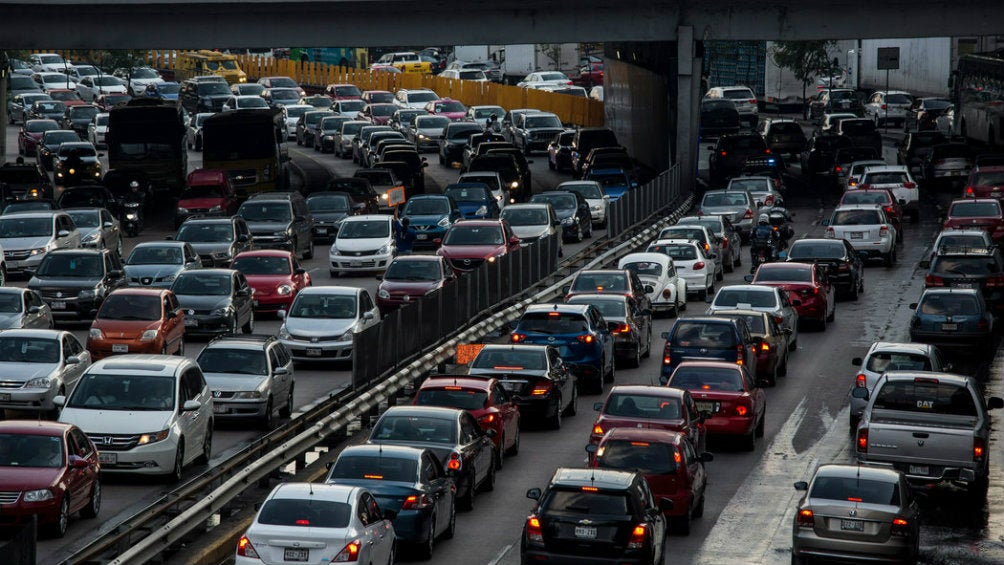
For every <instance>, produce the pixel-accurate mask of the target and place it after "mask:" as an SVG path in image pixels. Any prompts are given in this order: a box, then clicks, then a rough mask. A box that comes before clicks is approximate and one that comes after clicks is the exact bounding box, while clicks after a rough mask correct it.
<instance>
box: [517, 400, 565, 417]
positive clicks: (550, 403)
mask: <svg viewBox="0 0 1004 565" xmlns="http://www.w3.org/2000/svg"><path fill="white" fill-rule="evenodd" d="M559 409H560V408H559ZM519 415H520V417H521V418H531V419H534V420H543V419H545V418H549V417H551V416H553V415H554V399H553V398H551V396H550V395H548V396H544V397H536V398H521V399H520V401H519Z"/></svg>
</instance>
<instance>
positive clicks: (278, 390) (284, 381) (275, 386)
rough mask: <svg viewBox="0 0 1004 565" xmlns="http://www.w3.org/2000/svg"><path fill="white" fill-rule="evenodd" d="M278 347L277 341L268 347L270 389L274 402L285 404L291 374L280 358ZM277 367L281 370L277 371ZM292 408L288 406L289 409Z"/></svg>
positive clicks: (291, 377)
mask: <svg viewBox="0 0 1004 565" xmlns="http://www.w3.org/2000/svg"><path fill="white" fill-rule="evenodd" d="M279 348H280V344H279V343H278V342H276V343H273V344H272V345H270V346H269V347H268V366H269V370H268V374H269V375H270V377H269V378H271V379H272V386H271V389H272V395H273V397H274V398H275V399H276V402H278V403H282V404H285V403H286V395H287V394H288V393H289V386H290V383H291V382H292V381H293V375H292V374H291V373H290V372H289V369H288V368H286V362H285V361H286V360H284V359H283V358H282V355H281V352H280V351H279ZM278 369H283V370H282V371H278V372H277V370H278ZM292 408H293V407H292V406H290V409H292Z"/></svg>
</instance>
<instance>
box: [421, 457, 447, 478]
mask: <svg viewBox="0 0 1004 565" xmlns="http://www.w3.org/2000/svg"><path fill="white" fill-rule="evenodd" d="M442 475H443V473H442V471H440V469H439V462H438V461H436V458H435V457H433V456H431V455H429V454H428V453H423V454H422V476H421V477H420V479H421V481H422V482H423V483H431V482H432V481H435V480H436V479H439V478H440V477H441V476H442Z"/></svg>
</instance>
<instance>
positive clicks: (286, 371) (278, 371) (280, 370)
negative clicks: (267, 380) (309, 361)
mask: <svg viewBox="0 0 1004 565" xmlns="http://www.w3.org/2000/svg"><path fill="white" fill-rule="evenodd" d="M272 374H273V375H288V374H289V369H287V368H285V367H276V368H275V370H273V371H272Z"/></svg>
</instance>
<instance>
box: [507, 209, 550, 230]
mask: <svg viewBox="0 0 1004 565" xmlns="http://www.w3.org/2000/svg"><path fill="white" fill-rule="evenodd" d="M502 219H503V220H506V221H507V222H509V225H511V226H543V225H547V223H548V214H547V209H546V208H537V207H533V208H530V207H526V208H523V207H519V206H506V207H505V208H503V209H502Z"/></svg>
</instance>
